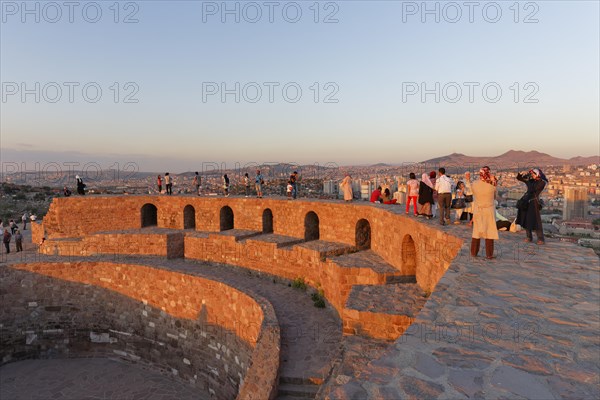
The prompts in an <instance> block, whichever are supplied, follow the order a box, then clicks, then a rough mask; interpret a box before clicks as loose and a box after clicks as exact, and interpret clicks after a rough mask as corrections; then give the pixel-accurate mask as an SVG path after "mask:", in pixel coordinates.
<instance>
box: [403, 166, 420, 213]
mask: <svg viewBox="0 0 600 400" xmlns="http://www.w3.org/2000/svg"><path fill="white" fill-rule="evenodd" d="M408 177H409V180H408V182H406V189H407V190H406V192H407V193H406V214H408V212H409V210H410V202H411V201H412V202H413V209H414V214H415V217H416V216H417V215H418V214H419V213H418V212H417V198H418V197H419V181H418V180H417V178H416V176H415V173H414V172H411V173H410V175H409V176H408Z"/></svg>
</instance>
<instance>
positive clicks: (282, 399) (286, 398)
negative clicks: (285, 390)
mask: <svg viewBox="0 0 600 400" xmlns="http://www.w3.org/2000/svg"><path fill="white" fill-rule="evenodd" d="M275 399H277V400H306V397H302V396H292V395H288V394H286V395H277V397H276V398H275Z"/></svg>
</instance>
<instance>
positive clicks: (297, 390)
mask: <svg viewBox="0 0 600 400" xmlns="http://www.w3.org/2000/svg"><path fill="white" fill-rule="evenodd" d="M318 391H319V386H317V385H296V384H293V383H283V384H281V385H279V390H278V397H279V398H281V396H282V395H286V396H294V397H300V398H302V399H314V398H315V396H316V395H317V392H318Z"/></svg>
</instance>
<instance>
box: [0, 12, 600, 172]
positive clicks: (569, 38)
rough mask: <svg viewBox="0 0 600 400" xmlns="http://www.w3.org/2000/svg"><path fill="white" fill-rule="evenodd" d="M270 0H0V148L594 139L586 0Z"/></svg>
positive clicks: (92, 153)
mask: <svg viewBox="0 0 600 400" xmlns="http://www.w3.org/2000/svg"><path fill="white" fill-rule="evenodd" d="M276 3H277V4H279V6H278V8H277V10H276V11H277V12H274V14H273V21H272V22H271V21H269V20H268V19H265V18H267V15H269V14H268V11H269V10H267V9H262V10H259V12H260V13H262V14H261V15H262V18H261V19H259V20H258V21H257V22H253V18H254V17H253V16H257V15H258V14H252V12H254V11H257V10H254V9H250V8H248V7H247V5H246V3H243V2H227V4H228V6H227V7H230V11H231V10H234V12H233V14H231V13H229V14H227V12H228V11H227V10H223V9H221V4H225V3H221V2H196V1H187V2H171V3H166V2H161V1H154V2H147V1H142V2H121V3H118V4H119V7H117V8H115V7H114V5H113V3H110V4H108V3H98V4H100V14H98V15H101V18H99V20H98V21H96V22H92V21H94V18H95V17H94V15H95V14H93V13H92V11H94V10H92V9H91V8H90V7H88V8H85V4H87V3H86V2H83V3H81V4H80V3H77V4H80V7H78V8H77V9H76V10H75V11H74V12H73V15H72V18H73V22H72V23H71V22H70V21H69V20H68V18H69V17H71V16H70V14H69V13H68V11H69V10H66V9H65V10H61V11H60V13H61V14H60V15H61V17H60V18H58V14H57V13H56V12H57V10H55V9H50V8H47V7H46V6H45V5H44V4H43V3H39V2H32V3H31V4H33V5H30V6H29V7H30V9H33V10H35V7H36V6H35V5H37V7H38V8H39V12H38V15H36V13H35V11H34V12H33V14H32V13H31V12H30V13H29V14H28V11H27V10H23V9H22V8H21V7H22V6H21V3H18V2H3V3H2V19H3V23H2V25H1V29H2V32H1V33H2V35H1V39H0V43H1V48H2V54H1V55H2V57H0V58H1V61H0V63H1V64H0V67H1V68H0V74H1V80H2V102H1V103H0V107H1V114H2V118H1V120H2V122H1V125H0V158H1V159H2V162H7V161H8V162H36V161H37V162H51V161H61V162H62V161H77V160H78V159H82V160H83V159H85V160H86V161H96V162H100V161H99V160H106V162H107V163H111V162H119V163H124V162H135V163H137V164H139V165H140V166H142V165H147V167H143V169H146V170H148V169H152V168H151V166H152V165H155V164H158V165H157V170H164V169H165V168H169V169H172V170H189V169H191V170H193V169H194V168H195V167H194V165H195V163H196V162H197V161H198V160H206V161H209V162H218V163H222V162H225V163H230V164H232V163H235V162H240V163H246V162H256V163H263V162H271V161H272V162H286V161H288V162H295V163H302V164H310V163H315V162H318V163H322V164H323V163H327V162H333V163H336V164H338V165H367V164H374V163H379V162H384V163H395V162H418V161H422V160H425V159H428V158H431V157H435V156H440V155H444V154H450V153H453V152H457V153H463V154H473V155H479V156H487V155H490V154H501V153H503V152H505V151H508V150H510V149H513V148H519V149H523V150H537V151H541V152H544V153H549V154H552V155H554V156H558V157H562V158H570V157H574V156H584V157H587V156H592V155H597V154H598V148H599V145H600V143H599V140H600V138H599V134H598V132H599V129H600V128H599V119H598V118H599V114H598V109H599V108H600V102H599V99H598V92H599V87H600V85H599V79H598V74H597V71H598V69H599V67H600V64H599V62H598V48H599V47H600V44H599V39H598V37H599V36H600V35H599V28H598V20H597V18H596V16H597V15H598V3H597V2H584V1H579V2H570V3H567V2H520V3H514V4H517V6H514V4H513V3H510V4H508V3H493V4H499V7H500V9H499V11H500V14H498V15H499V17H498V18H496V17H494V14H493V11H494V7H495V6H494V7H490V5H492V2H484V3H477V4H479V6H477V8H476V9H475V10H474V11H473V10H468V9H462V10H461V9H450V8H449V7H447V5H446V4H445V3H441V2H429V3H427V4H429V6H428V7H431V9H430V10H429V11H427V10H424V9H420V7H421V6H420V4H421V3H419V2H376V3H369V2H363V1H353V2H326V3H315V4H318V5H319V6H318V7H315V5H314V4H313V3H307V2H299V3H294V2H281V3H278V2H276ZM23 4H25V3H23ZM57 4H58V3H57ZM115 4H116V3H115ZM256 4H258V5H259V7H263V6H262V3H256ZM292 4H298V5H299V7H300V10H301V11H300V12H301V14H299V15H301V16H302V17H301V18H300V19H299V20H298V21H295V17H293V14H292V11H293V9H294V7H296V6H293V7H292V6H291V5H292ZM453 4H458V5H459V6H460V5H461V4H462V3H453ZM111 5H112V6H111ZM110 7H113V8H110ZM215 7H216V8H215ZM236 7H237V10H238V11H237V14H236V12H235V10H236ZM286 7H287V8H286ZM311 7H312V8H311ZM415 7H416V8H415ZM436 7H437V8H436ZM461 7H462V6H461ZM511 7H512V8H511ZM84 8H85V9H86V10H87V11H86V12H87V14H82V10H83V9H84ZM284 8H285V9H286V10H287V11H288V14H285V15H283V14H281V12H280V11H282V10H283V9H284ZM435 9H437V10H438V11H437V12H435V11H434V12H433V14H432V13H431V12H430V11H431V10H435ZM483 9H485V10H486V14H482V10H483ZM470 11H473V14H472V16H471V17H472V19H473V22H470V21H469V20H468V18H470V17H468V16H469V15H470V14H469V12H470ZM496 11H498V10H496ZM428 12H429V14H428ZM456 12H460V13H461V15H462V17H461V18H460V19H459V20H458V21H454V19H456V18H454V17H453V16H456V15H458V14H453V13H456ZM36 18H38V19H39V22H37V21H36ZM55 19H58V21H56V22H53V21H54V20H55ZM236 19H237V20H239V22H237V21H236ZM315 20H317V21H318V22H315ZM115 21H116V22H115ZM223 21H224V22H223ZM294 21H295V22H294ZM423 21H424V22H423ZM84 88H85V91H84ZM284 88H286V89H285V90H286V92H285V93H284V92H283V91H282V90H284ZM484 88H485V89H484ZM98 90H99V92H101V93H102V95H101V96H99V98H98V96H96V94H97V93H99V92H98ZM298 90H299V91H300V92H301V93H302V95H301V96H300V98H299V99H298V100H297V101H296V99H297V96H295V94H294V93H299V92H298ZM59 93H60V95H61V96H58V94H59ZM259 94H260V96H259ZM498 94H500V95H499V96H498ZM459 95H460V96H459ZM70 97H72V99H71V98H70ZM271 97H272V101H271ZM471 97H472V99H471ZM37 100H39V102H38V101H37ZM71 100H72V101H71ZM96 100H97V101H96ZM255 100H256V101H255ZM169 165H172V166H171V167H169Z"/></svg>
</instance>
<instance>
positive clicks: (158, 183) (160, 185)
mask: <svg viewBox="0 0 600 400" xmlns="http://www.w3.org/2000/svg"><path fill="white" fill-rule="evenodd" d="M156 184H157V185H158V193H159V194H160V193H162V177H161V176H160V175H159V176H158V178H156Z"/></svg>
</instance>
